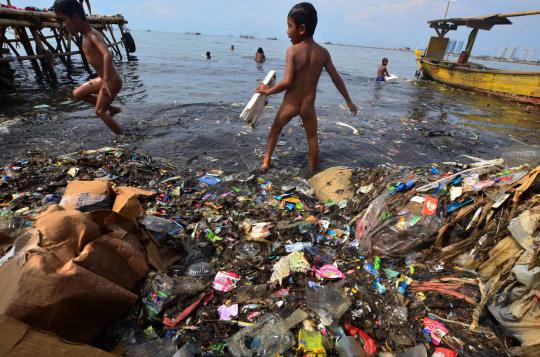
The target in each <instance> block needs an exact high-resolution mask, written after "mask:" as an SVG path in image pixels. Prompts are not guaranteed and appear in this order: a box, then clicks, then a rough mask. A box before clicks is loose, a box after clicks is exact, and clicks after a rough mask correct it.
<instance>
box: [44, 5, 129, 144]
mask: <svg viewBox="0 0 540 357" xmlns="http://www.w3.org/2000/svg"><path fill="white" fill-rule="evenodd" d="M53 8H54V12H55V13H56V16H58V19H59V22H61V23H62V24H64V26H65V27H66V28H67V30H68V31H69V32H71V33H81V34H82V35H83V41H82V51H83V52H84V54H85V55H86V59H87V60H88V63H90V65H92V67H94V69H95V70H96V72H97V75H98V76H97V78H94V79H92V80H91V81H89V82H86V83H84V84H83V85H81V86H80V87H77V88H75V90H74V91H73V96H74V97H75V98H76V99H80V100H84V101H86V102H88V103H90V104H92V105H95V106H96V114H97V116H98V117H100V118H101V120H103V122H104V123H105V124H106V125H107V126H108V127H109V128H110V129H111V130H112V131H114V133H115V134H118V135H121V134H123V131H122V129H121V128H120V126H119V125H118V123H117V122H116V121H114V119H113V116H114V115H115V114H118V113H120V112H121V109H120V108H118V107H115V106H112V105H111V104H112V102H113V100H114V99H115V98H116V95H117V94H118V92H119V91H120V89H121V88H122V79H121V78H120V75H118V72H117V71H116V68H114V64H113V56H112V55H111V53H110V52H109V48H108V47H107V44H106V43H105V41H104V40H103V36H102V35H101V34H100V33H99V32H98V31H96V30H95V29H94V28H92V26H91V25H90V23H89V22H88V20H87V18H86V15H85V13H84V9H83V7H82V5H81V4H80V3H79V2H78V1H77V0H56V2H55V3H54V6H53Z"/></svg>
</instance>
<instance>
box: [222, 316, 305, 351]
mask: <svg viewBox="0 0 540 357" xmlns="http://www.w3.org/2000/svg"><path fill="white" fill-rule="evenodd" d="M306 318H307V314H306V312H304V311H303V310H300V309H298V310H296V311H295V312H294V313H293V314H292V315H291V316H289V317H288V318H286V319H283V318H281V317H279V316H277V315H274V314H267V315H265V316H263V317H262V318H261V319H259V323H257V325H255V326H253V327H246V328H244V329H242V330H240V331H238V332H237V333H236V334H234V335H233V336H232V337H231V338H230V339H229V352H230V353H231V354H232V355H233V356H235V357H251V356H257V357H271V356H272V357H273V356H276V355H277V354H281V353H283V352H285V351H287V350H288V349H289V348H291V347H293V346H294V344H295V338H294V336H293V334H292V332H291V331H290V329H291V328H292V327H294V326H296V325H298V324H299V323H301V322H302V321H303V320H304V319H306Z"/></svg>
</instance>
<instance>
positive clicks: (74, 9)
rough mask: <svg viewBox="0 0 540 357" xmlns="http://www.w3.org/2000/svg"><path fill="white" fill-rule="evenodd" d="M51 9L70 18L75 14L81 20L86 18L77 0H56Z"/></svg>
mask: <svg viewBox="0 0 540 357" xmlns="http://www.w3.org/2000/svg"><path fill="white" fill-rule="evenodd" d="M53 9H54V11H55V12H59V13H61V14H64V15H67V16H69V17H70V18H73V16H77V17H79V18H80V19H81V20H86V14H85V13H84V9H83V7H82V5H81V4H80V3H79V2H78V1H77V0H56V1H55V2H54V5H53Z"/></svg>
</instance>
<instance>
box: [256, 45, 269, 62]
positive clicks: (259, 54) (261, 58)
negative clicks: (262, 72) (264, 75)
mask: <svg viewBox="0 0 540 357" xmlns="http://www.w3.org/2000/svg"><path fill="white" fill-rule="evenodd" d="M264 61H266V56H265V54H264V50H263V49H262V47H259V48H258V49H257V52H256V53H255V62H257V63H264Z"/></svg>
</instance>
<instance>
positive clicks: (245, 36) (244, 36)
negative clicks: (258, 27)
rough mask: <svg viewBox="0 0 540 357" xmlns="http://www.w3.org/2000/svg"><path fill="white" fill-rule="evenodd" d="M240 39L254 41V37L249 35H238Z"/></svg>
mask: <svg viewBox="0 0 540 357" xmlns="http://www.w3.org/2000/svg"><path fill="white" fill-rule="evenodd" d="M240 38H246V39H248V40H254V39H255V36H251V35H240Z"/></svg>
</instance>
